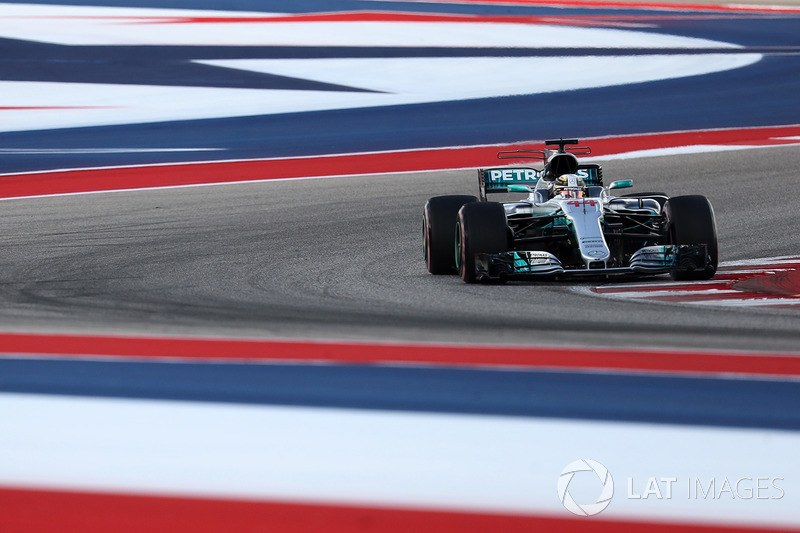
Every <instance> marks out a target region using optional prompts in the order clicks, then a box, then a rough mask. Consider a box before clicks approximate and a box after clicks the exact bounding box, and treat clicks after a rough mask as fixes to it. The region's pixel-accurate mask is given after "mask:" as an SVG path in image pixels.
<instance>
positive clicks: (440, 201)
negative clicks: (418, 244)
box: [422, 195, 478, 274]
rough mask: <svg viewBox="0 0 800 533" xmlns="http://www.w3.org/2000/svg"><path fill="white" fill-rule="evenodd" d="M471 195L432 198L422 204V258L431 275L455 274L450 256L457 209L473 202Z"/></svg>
mask: <svg viewBox="0 0 800 533" xmlns="http://www.w3.org/2000/svg"><path fill="white" fill-rule="evenodd" d="M477 201H478V199H477V198H476V197H475V196H467V195H451V196H435V197H433V198H431V199H430V200H428V201H427V202H426V203H425V211H424V214H423V221H422V239H423V254H424V255H423V257H424V258H425V266H427V268H428V272H430V273H431V274H455V273H456V260H455V255H454V254H453V246H454V243H455V237H454V235H455V231H456V223H457V217H458V210H459V209H461V206H463V205H464V204H468V203H471V202H477Z"/></svg>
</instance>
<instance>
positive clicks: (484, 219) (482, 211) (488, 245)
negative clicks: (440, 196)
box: [455, 202, 509, 283]
mask: <svg viewBox="0 0 800 533" xmlns="http://www.w3.org/2000/svg"><path fill="white" fill-rule="evenodd" d="M508 241H509V233H508V223H507V221H506V212H505V209H504V208H503V204H501V203H497V202H476V203H471V204H466V205H464V206H463V207H462V208H461V210H459V212H458V226H457V228H456V250H455V256H456V259H457V265H458V273H459V275H460V276H461V279H462V280H464V281H465V282H466V283H475V282H477V281H481V280H480V279H479V278H478V276H477V275H476V273H475V254H478V253H489V254H494V253H501V252H507V251H508V249H509V243H508Z"/></svg>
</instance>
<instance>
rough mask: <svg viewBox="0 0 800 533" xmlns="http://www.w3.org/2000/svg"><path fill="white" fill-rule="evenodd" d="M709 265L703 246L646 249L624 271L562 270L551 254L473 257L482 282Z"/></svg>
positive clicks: (600, 264)
mask: <svg viewBox="0 0 800 533" xmlns="http://www.w3.org/2000/svg"><path fill="white" fill-rule="evenodd" d="M709 262H710V258H709V256H708V251H707V247H706V245H705V244H690V245H680V246H678V245H665V246H646V247H644V248H641V249H639V250H638V251H637V252H636V253H634V254H633V256H631V259H630V261H629V264H628V265H627V266H625V267H611V268H609V267H607V266H606V263H605V262H602V261H599V262H595V263H596V264H593V265H592V266H596V267H597V268H581V269H570V268H565V267H564V265H562V263H561V261H560V260H559V259H558V258H557V257H556V256H555V255H553V254H551V253H548V252H541V251H513V252H502V253H496V254H475V276H476V278H478V279H483V280H504V279H514V278H557V279H563V278H577V277H606V276H624V275H647V274H665V273H669V272H674V271H694V270H705V269H706V268H707V267H708V265H709Z"/></svg>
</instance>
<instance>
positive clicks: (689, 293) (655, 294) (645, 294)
mask: <svg viewBox="0 0 800 533" xmlns="http://www.w3.org/2000/svg"><path fill="white" fill-rule="evenodd" d="M738 292H740V291H737V290H735V289H730V290H728V289H707V290H698V291H693V290H686V291H669V290H664V291H631V292H613V293H608V292H606V293H601V294H603V296H610V297H612V298H620V299H625V298H631V299H648V298H653V299H655V298H661V297H664V296H674V297H680V296H685V297H687V298H689V299H691V298H692V297H694V296H702V295H709V294H735V293H738ZM687 301H689V302H691V300H687Z"/></svg>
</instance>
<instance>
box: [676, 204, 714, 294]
mask: <svg viewBox="0 0 800 533" xmlns="http://www.w3.org/2000/svg"><path fill="white" fill-rule="evenodd" d="M664 213H665V215H666V217H667V231H668V233H669V236H670V241H671V242H672V244H677V245H680V244H705V245H706V248H707V251H708V256H709V258H710V262H709V265H708V266H707V267H706V268H705V269H704V270H688V271H687V270H675V271H673V272H672V279H674V280H701V279H711V278H712V277H714V273H715V272H716V271H717V263H718V261H719V250H718V246H717V223H716V219H715V217H714V209H713V208H712V207H711V202H709V201H708V198H706V197H705V196H700V195H692V196H676V197H674V198H670V199H669V201H667V203H666V204H665V205H664Z"/></svg>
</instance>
